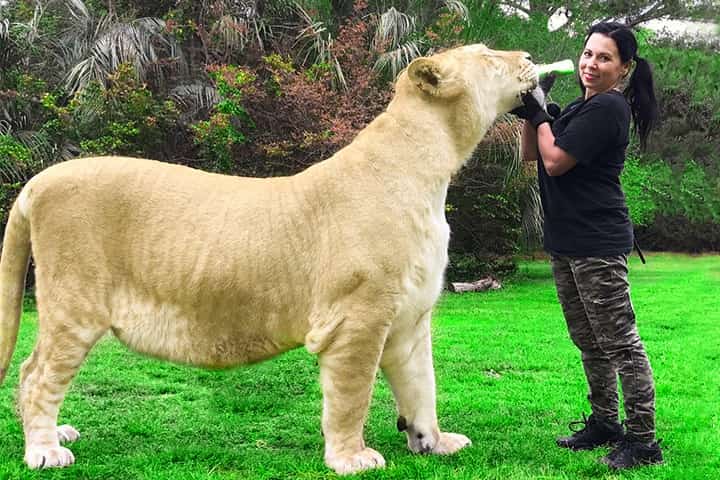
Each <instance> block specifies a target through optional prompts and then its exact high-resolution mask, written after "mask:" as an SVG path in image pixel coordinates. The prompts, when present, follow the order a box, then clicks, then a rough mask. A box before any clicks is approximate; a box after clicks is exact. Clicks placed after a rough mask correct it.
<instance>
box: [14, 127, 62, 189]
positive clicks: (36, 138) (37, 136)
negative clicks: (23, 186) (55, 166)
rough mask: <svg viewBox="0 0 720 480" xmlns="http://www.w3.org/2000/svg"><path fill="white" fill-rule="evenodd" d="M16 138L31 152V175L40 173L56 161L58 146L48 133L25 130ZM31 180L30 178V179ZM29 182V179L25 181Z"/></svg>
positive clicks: (18, 133)
mask: <svg viewBox="0 0 720 480" xmlns="http://www.w3.org/2000/svg"><path fill="white" fill-rule="evenodd" d="M15 138H16V139H17V140H18V141H19V142H20V143H22V144H23V145H24V146H25V147H27V149H28V150H30V157H31V158H32V161H31V164H30V165H28V167H29V169H30V172H27V173H29V174H30V175H32V174H34V173H35V172H39V171H40V170H42V169H43V168H45V167H46V166H48V165H50V164H51V163H54V162H55V160H56V155H55V154H56V153H57V146H56V145H55V143H54V142H53V141H52V140H51V139H50V137H49V136H48V135H47V133H45V132H42V131H33V130H24V131H21V132H17V133H16V134H15ZM28 178H29V177H28ZM23 180H27V178H25V179H23Z"/></svg>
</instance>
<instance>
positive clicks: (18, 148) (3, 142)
mask: <svg viewBox="0 0 720 480" xmlns="http://www.w3.org/2000/svg"><path fill="white" fill-rule="evenodd" d="M29 163H30V150H28V148H27V147H26V146H25V145H23V144H21V143H20V142H18V141H17V140H15V139H14V138H13V137H11V136H10V135H0V168H3V169H4V168H6V167H8V166H12V165H18V164H19V165H27V164H29Z"/></svg>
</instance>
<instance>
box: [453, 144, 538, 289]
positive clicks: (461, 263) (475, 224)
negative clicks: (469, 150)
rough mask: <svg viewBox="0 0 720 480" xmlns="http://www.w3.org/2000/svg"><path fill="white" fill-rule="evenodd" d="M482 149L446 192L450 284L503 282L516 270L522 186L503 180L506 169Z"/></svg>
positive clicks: (500, 160)
mask: <svg viewBox="0 0 720 480" xmlns="http://www.w3.org/2000/svg"><path fill="white" fill-rule="evenodd" d="M483 153H484V149H483V145H481V146H480V148H478V150H477V151H476V153H475V154H474V155H473V157H472V158H471V159H470V161H469V162H468V163H467V165H466V166H465V167H464V168H463V169H462V171H460V173H459V174H458V175H457V177H456V178H454V179H453V182H452V183H451V185H450V188H449V189H448V198H447V211H446V215H447V219H448V223H449V224H450V231H451V234H450V261H449V264H448V269H447V273H446V276H447V279H448V281H451V282H452V281H470V280H477V279H479V278H481V277H484V276H486V275H496V276H499V277H503V276H507V275H509V274H511V273H514V272H515V270H516V264H515V255H516V254H517V253H518V252H519V247H518V245H519V243H520V236H521V234H522V230H521V222H522V217H521V213H520V207H519V205H520V201H519V199H520V194H521V192H522V191H523V190H524V185H523V182H524V181H526V180H523V179H522V178H520V179H515V180H512V181H508V180H507V164H506V162H504V160H503V159H497V160H499V161H497V160H493V159H492V158H487V156H486V155H484V154H483Z"/></svg>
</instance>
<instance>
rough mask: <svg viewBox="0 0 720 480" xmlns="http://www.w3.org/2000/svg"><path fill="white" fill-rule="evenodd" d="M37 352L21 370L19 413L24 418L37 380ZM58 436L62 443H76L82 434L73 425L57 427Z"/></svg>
mask: <svg viewBox="0 0 720 480" xmlns="http://www.w3.org/2000/svg"><path fill="white" fill-rule="evenodd" d="M37 357H38V355H37V350H33V352H32V354H31V355H30V356H29V357H28V359H27V360H25V362H23V364H22V367H21V368H20V388H18V401H17V405H18V413H19V415H20V418H21V419H22V418H23V412H22V406H23V405H25V404H26V403H27V402H26V400H25V397H26V392H29V391H30V390H32V388H33V384H34V381H35V379H36V378H37V372H38V369H37V364H38V362H37ZM57 435H58V440H59V441H60V443H66V442H74V441H75V440H77V439H78V438H80V432H78V431H77V430H75V428H73V427H72V426H71V425H59V426H58V427H57Z"/></svg>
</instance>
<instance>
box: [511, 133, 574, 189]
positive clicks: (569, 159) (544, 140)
mask: <svg viewBox="0 0 720 480" xmlns="http://www.w3.org/2000/svg"><path fill="white" fill-rule="evenodd" d="M527 129H530V130H534V129H533V127H532V125H530V124H529V122H525V127H524V128H523V147H524V146H525V140H524V138H525V137H526V135H525V130H527ZM534 137H535V141H536V142H537V143H536V144H537V147H538V149H539V150H540V157H541V158H542V162H543V166H544V167H545V172H547V174H548V175H549V176H551V177H557V176H560V175H563V174H564V173H566V172H567V171H568V170H570V169H572V168H573V167H575V165H577V160H575V157H573V156H572V155H570V154H569V153H568V152H566V151H565V150H563V149H562V148H560V147H557V146H556V145H555V135H553V132H552V129H551V128H550V124H549V123H548V122H543V123H541V124H540V125H538V127H537V132H535V135H534ZM523 158H525V157H523Z"/></svg>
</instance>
